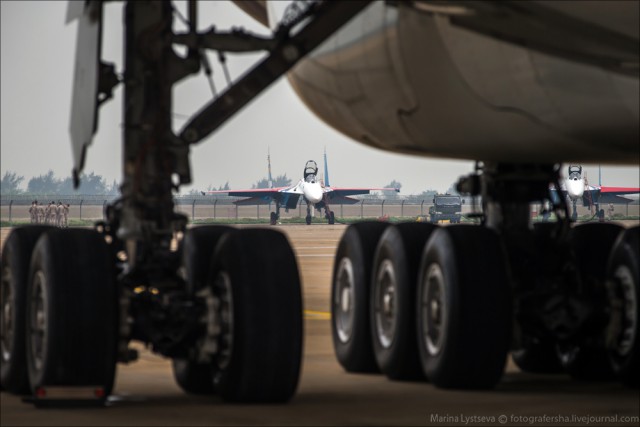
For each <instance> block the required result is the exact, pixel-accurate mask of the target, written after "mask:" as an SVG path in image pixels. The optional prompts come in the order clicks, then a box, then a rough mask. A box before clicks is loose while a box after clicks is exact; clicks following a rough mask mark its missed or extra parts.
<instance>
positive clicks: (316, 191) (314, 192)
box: [304, 183, 322, 203]
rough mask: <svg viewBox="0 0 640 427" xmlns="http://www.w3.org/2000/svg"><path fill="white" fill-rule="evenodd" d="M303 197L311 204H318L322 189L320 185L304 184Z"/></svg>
mask: <svg viewBox="0 0 640 427" xmlns="http://www.w3.org/2000/svg"><path fill="white" fill-rule="evenodd" d="M304 195H305V197H306V198H307V200H309V202H311V203H318V202H320V201H321V200H322V188H321V187H320V184H318V183H314V184H306V185H305V186H304Z"/></svg>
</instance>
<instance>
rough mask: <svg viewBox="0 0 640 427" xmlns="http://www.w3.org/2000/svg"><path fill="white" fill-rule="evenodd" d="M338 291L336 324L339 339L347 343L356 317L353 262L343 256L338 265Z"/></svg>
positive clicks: (335, 309) (335, 310)
mask: <svg viewBox="0 0 640 427" xmlns="http://www.w3.org/2000/svg"><path fill="white" fill-rule="evenodd" d="M336 276H337V279H336V284H335V285H336V286H337V289H336V292H335V297H336V298H337V299H336V300H335V301H334V302H333V303H334V313H335V316H334V320H333V321H334V324H335V328H336V332H337V334H338V339H340V341H341V342H343V343H346V342H348V341H349V340H350V339H351V334H352V333H353V319H354V310H355V307H354V298H353V292H354V277H353V264H352V262H351V259H350V258H347V257H345V258H342V259H341V260H340V264H339V266H338V272H337V274H336Z"/></svg>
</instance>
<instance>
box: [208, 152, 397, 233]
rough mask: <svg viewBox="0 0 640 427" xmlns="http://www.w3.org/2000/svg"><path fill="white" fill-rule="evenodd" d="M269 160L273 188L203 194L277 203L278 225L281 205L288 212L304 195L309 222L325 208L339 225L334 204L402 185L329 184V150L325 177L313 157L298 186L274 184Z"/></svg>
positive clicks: (275, 216) (242, 202) (273, 215)
mask: <svg viewBox="0 0 640 427" xmlns="http://www.w3.org/2000/svg"><path fill="white" fill-rule="evenodd" d="M267 159H268V162H269V183H270V188H256V189H251V190H224V191H207V192H204V193H203V194H227V195H229V196H237V197H247V198H246V199H243V200H239V201H237V202H234V203H235V204H236V205H260V204H267V203H271V202H275V207H276V210H275V211H274V212H271V216H270V223H271V225H276V224H277V222H278V220H279V219H280V208H281V207H284V208H285V209H286V211H289V209H294V208H295V207H296V206H298V202H299V201H300V198H302V200H304V202H305V203H306V205H307V215H306V217H305V221H306V223H307V225H309V224H311V220H312V213H313V208H314V207H315V209H317V210H318V211H320V210H321V209H324V211H325V218H326V219H327V221H328V223H329V224H335V214H334V212H333V211H332V210H331V206H330V205H331V204H354V203H358V200H357V199H352V198H350V197H348V196H354V195H358V194H369V193H371V191H395V192H399V191H400V189H399V188H339V187H332V186H330V185H329V168H328V166H327V153H326V151H325V153H324V180H321V179H319V177H318V164H317V163H316V162H315V161H314V160H309V161H307V162H306V164H305V165H304V171H303V175H302V179H300V180H299V181H298V183H297V184H296V185H293V186H290V187H276V188H273V187H272V185H271V184H272V183H273V179H272V177H271V160H270V156H267Z"/></svg>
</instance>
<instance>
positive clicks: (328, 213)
mask: <svg viewBox="0 0 640 427" xmlns="http://www.w3.org/2000/svg"><path fill="white" fill-rule="evenodd" d="M324 217H325V218H326V219H327V222H328V223H329V225H333V224H335V223H336V216H335V214H334V213H333V211H332V210H331V206H329V197H328V196H327V194H326V193H325V195H324Z"/></svg>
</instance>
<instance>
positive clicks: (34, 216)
mask: <svg viewBox="0 0 640 427" xmlns="http://www.w3.org/2000/svg"><path fill="white" fill-rule="evenodd" d="M29 216H31V224H36V223H37V222H38V205H37V202H36V201H35V200H34V201H33V202H31V207H30V208H29Z"/></svg>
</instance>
